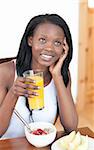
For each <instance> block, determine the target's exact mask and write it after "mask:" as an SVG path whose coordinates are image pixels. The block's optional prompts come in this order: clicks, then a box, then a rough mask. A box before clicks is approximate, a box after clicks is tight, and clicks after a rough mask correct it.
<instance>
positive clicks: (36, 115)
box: [0, 14, 78, 138]
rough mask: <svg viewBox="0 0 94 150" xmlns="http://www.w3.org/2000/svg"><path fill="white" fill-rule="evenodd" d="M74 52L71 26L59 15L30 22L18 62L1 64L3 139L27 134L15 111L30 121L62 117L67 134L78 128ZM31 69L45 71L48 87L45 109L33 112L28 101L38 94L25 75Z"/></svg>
mask: <svg viewBox="0 0 94 150" xmlns="http://www.w3.org/2000/svg"><path fill="white" fill-rule="evenodd" d="M72 51H73V47H72V39H71V34H70V30H69V27H68V25H67V24H66V22H65V21H64V20H63V18H61V17H60V16H59V15H57V14H45V15H38V16H35V17H34V18H32V19H31V20H30V22H29V23H28V25H27V27H26V30H25V33H24V35H23V37H22V40H21V43H20V47H19V51H18V55H17V59H16V62H15V61H11V62H8V63H4V64H1V65H0V135H1V136H2V138H12V137H19V136H23V135H24V127H23V125H22V123H21V122H20V120H19V119H18V118H17V117H16V116H15V114H14V113H13V110H14V108H16V109H17V110H18V111H19V113H20V114H21V115H22V116H23V117H24V119H25V120H26V121H27V122H31V121H47V122H52V123H55V121H56V118H57V115H59V116H60V120H61V124H62V125H63V127H64V129H65V130H66V131H67V132H71V131H72V130H75V129H76V128H77V123H78V117H77V113H76V108H75V105H74V102H73V98H72V94H71V77H70V71H69V64H70V61H71V59H72ZM30 69H39V70H41V71H43V73H44V85H45V88H44V96H45V97H44V101H45V107H44V109H42V110H32V112H31V111H30V110H29V106H28V101H27V98H28V97H32V96H36V92H35V93H34V92H32V91H31V90H27V86H28V85H27V84H25V83H26V82H32V80H30V79H26V78H24V77H23V76H22V75H23V72H24V71H26V70H30ZM16 71H17V72H16ZM35 86H36V85H35ZM35 86H34V87H32V86H30V85H29V89H34V88H35ZM32 119H33V120H32ZM16 127H17V128H16Z"/></svg>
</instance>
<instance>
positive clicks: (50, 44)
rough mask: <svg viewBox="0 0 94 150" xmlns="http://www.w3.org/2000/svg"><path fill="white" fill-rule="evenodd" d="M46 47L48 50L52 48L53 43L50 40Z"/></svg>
mask: <svg viewBox="0 0 94 150" xmlns="http://www.w3.org/2000/svg"><path fill="white" fill-rule="evenodd" d="M46 49H47V50H49V51H50V50H53V43H52V42H47V44H46Z"/></svg>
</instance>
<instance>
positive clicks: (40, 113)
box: [1, 75, 57, 139]
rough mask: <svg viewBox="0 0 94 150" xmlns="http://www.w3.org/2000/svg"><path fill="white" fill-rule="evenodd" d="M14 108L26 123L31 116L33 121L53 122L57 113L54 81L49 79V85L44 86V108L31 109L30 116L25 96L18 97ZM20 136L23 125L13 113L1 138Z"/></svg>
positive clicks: (22, 134) (30, 120)
mask: <svg viewBox="0 0 94 150" xmlns="http://www.w3.org/2000/svg"><path fill="white" fill-rule="evenodd" d="M15 77H16V75H15ZM15 108H16V110H17V111H18V112H19V113H20V114H21V115H22V117H23V118H24V119H25V120H26V121H27V122H28V123H30V122H32V118H33V120H34V121H46V122H51V123H54V122H55V119H56V115H57V100H56V89H55V85H54V81H53V80H51V82H50V83H49V85H47V86H46V87H45V88H44V108H43V109H42V110H33V111H32V118H31V117H30V111H29V110H28V108H27V107H26V99H25V97H23V96H20V97H19V98H18V101H17V103H16V106H15ZM22 136H25V133H24V125H23V123H22V122H21V121H20V120H19V118H17V116H16V115H15V114H14V113H13V114H12V117H11V120H10V124H9V127H8V129H7V131H6V132H5V134H4V135H3V136H2V137H1V139H5V138H14V137H22Z"/></svg>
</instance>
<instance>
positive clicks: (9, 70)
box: [0, 61, 15, 83]
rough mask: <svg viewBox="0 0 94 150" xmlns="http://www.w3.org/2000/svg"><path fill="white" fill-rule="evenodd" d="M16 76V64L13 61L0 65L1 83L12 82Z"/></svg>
mask: <svg viewBox="0 0 94 150" xmlns="http://www.w3.org/2000/svg"><path fill="white" fill-rule="evenodd" d="M14 76H15V64H14V62H13V61H9V62H5V63H2V64H0V81H1V82H3V83H5V82H6V83H8V82H11V81H12V79H13V78H14Z"/></svg>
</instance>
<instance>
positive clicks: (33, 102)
mask: <svg viewBox="0 0 94 150" xmlns="http://www.w3.org/2000/svg"><path fill="white" fill-rule="evenodd" d="M29 78H31V79H33V80H34V81H35V85H36V86H38V87H39V89H37V90H34V92H36V93H37V95H36V96H33V97H32V98H28V103H29V108H30V109H41V108H43V107H44V82H43V77H42V76H38V75H32V76H29Z"/></svg>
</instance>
